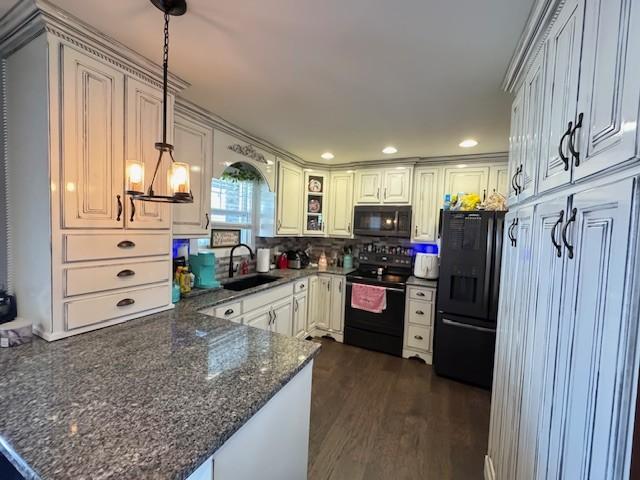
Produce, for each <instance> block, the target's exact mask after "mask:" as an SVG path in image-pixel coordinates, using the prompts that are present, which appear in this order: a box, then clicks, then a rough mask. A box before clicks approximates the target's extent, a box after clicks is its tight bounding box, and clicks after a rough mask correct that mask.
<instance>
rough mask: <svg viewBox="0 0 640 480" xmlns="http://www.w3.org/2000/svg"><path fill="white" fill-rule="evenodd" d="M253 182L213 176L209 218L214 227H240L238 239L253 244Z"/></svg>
mask: <svg viewBox="0 0 640 480" xmlns="http://www.w3.org/2000/svg"><path fill="white" fill-rule="evenodd" d="M254 192H255V183H254V182H253V181H233V180H223V179H218V178H214V179H213V180H212V181H211V220H212V222H213V225H214V226H215V228H236V229H240V231H241V233H240V239H241V241H242V242H244V243H246V244H247V245H250V246H253V243H254V241H253V225H254V205H255V194H254Z"/></svg>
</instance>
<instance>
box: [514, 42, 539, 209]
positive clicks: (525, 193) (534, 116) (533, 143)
mask: <svg viewBox="0 0 640 480" xmlns="http://www.w3.org/2000/svg"><path fill="white" fill-rule="evenodd" d="M545 52H546V47H545V46H544V45H543V46H542V47H541V48H540V50H539V51H538V53H537V55H536V56H535V58H534V60H533V62H532V64H531V67H530V68H529V72H528V73H527V76H526V78H525V83H524V152H523V153H522V155H521V157H520V158H521V164H520V173H519V174H518V175H517V177H516V183H517V185H518V189H519V192H518V200H524V199H525V198H527V197H530V196H531V195H533V194H534V193H535V186H536V175H537V172H538V162H539V160H540V158H539V157H540V140H541V138H542V113H543V107H544V101H543V96H542V95H543V92H544V60H545Z"/></svg>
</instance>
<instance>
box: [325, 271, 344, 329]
mask: <svg viewBox="0 0 640 480" xmlns="http://www.w3.org/2000/svg"><path fill="white" fill-rule="evenodd" d="M330 281H331V294H330V295H331V299H330V307H329V328H328V330H329V331H330V332H334V333H340V334H341V333H342V331H343V326H344V301H345V296H346V295H345V293H346V285H345V282H346V279H345V277H344V275H332V276H331V278H330Z"/></svg>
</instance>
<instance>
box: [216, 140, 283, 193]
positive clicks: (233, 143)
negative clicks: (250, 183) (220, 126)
mask: <svg viewBox="0 0 640 480" xmlns="http://www.w3.org/2000/svg"><path fill="white" fill-rule="evenodd" d="M234 163H247V164H249V165H251V166H253V167H254V168H255V169H256V170H258V171H259V172H260V174H261V175H262V176H263V177H264V179H265V180H266V181H267V185H268V186H269V190H271V191H272V192H275V191H276V157H275V155H272V154H271V153H269V152H267V151H265V150H262V149H260V148H257V147H255V146H253V145H251V144H250V143H247V142H245V141H243V140H240V139H239V138H237V137H234V136H233V135H230V134H228V133H225V132H223V131H221V130H216V131H215V133H214V136H213V177H214V178H220V176H221V175H222V172H224V169H225V168H227V167H228V166H229V165H233V164H234Z"/></svg>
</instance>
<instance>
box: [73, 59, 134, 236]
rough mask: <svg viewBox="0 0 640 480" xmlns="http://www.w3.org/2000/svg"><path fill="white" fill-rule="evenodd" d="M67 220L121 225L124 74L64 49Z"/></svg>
mask: <svg viewBox="0 0 640 480" xmlns="http://www.w3.org/2000/svg"><path fill="white" fill-rule="evenodd" d="M61 53H62V92H63V97H64V103H63V104H62V119H63V122H62V123H63V139H64V159H65V161H64V163H63V166H62V182H61V183H62V185H63V189H64V195H63V197H62V201H63V210H64V215H63V226H64V227H65V228H122V226H123V225H124V223H123V205H124V201H125V198H124V193H123V183H124V159H123V156H122V153H123V130H122V119H123V117H124V113H123V99H124V75H123V74H122V73H120V72H119V71H117V70H115V69H114V68H111V67H110V66H109V65H107V64H104V63H102V62H100V61H98V60H96V59H93V58H90V57H88V56H86V55H83V54H81V53H79V52H77V51H76V50H74V49H72V48H70V47H67V46H65V47H64V48H63V49H62V52H61Z"/></svg>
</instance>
